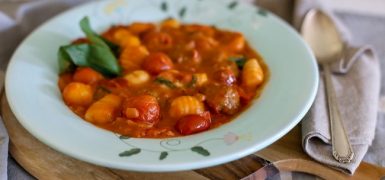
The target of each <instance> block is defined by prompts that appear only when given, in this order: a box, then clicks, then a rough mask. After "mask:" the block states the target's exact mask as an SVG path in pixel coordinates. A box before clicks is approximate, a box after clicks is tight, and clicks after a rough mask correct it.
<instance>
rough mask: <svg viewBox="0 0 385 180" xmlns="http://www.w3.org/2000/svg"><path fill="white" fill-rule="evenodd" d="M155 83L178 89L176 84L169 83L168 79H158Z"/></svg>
mask: <svg viewBox="0 0 385 180" xmlns="http://www.w3.org/2000/svg"><path fill="white" fill-rule="evenodd" d="M155 82H157V83H159V84H164V85H166V86H167V87H169V88H176V86H175V84H174V83H172V82H171V81H169V80H167V79H164V78H161V77H157V78H156V79H155Z"/></svg>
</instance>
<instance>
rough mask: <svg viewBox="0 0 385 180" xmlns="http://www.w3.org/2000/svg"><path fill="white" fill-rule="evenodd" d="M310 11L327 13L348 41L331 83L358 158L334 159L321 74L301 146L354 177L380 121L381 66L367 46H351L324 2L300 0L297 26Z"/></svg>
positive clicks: (347, 35) (312, 155) (296, 10)
mask: <svg viewBox="0 0 385 180" xmlns="http://www.w3.org/2000/svg"><path fill="white" fill-rule="evenodd" d="M311 8H319V9H322V10H323V11H325V12H327V13H328V14H329V15H330V16H331V17H332V19H333V20H334V21H335V22H336V23H337V26H338V27H339V30H340V33H341V34H342V35H343V39H344V40H345V42H346V46H347V48H346V51H345V56H344V57H343V58H342V59H341V60H339V61H336V62H334V63H333V65H332V71H333V73H334V74H333V75H332V81H333V85H334V88H335V92H336V97H337V103H338V104H337V105H338V107H339V110H340V113H341V118H342V121H343V124H344V127H345V130H346V132H347V135H348V137H349V140H350V143H351V144H352V147H353V151H354V153H355V158H354V159H353V161H351V162H350V163H346V164H344V163H339V162H338V161H336V160H335V159H334V158H333V155H332V146H331V135H330V123H329V117H328V109H327V108H328V107H327V102H326V95H325V87H324V82H323V78H322V77H323V76H322V71H321V74H320V77H321V78H320V84H319V88H318V93H317V96H316V99H315V102H314V104H313V106H312V108H311V109H310V111H309V113H308V114H307V115H306V117H305V118H304V119H303V121H302V145H303V149H304V151H305V152H306V153H307V154H308V155H309V156H311V157H312V158H313V159H315V160H317V161H319V162H321V163H324V164H327V165H329V166H331V167H334V168H336V169H338V170H340V171H342V172H345V173H348V174H353V173H354V171H355V170H356V169H357V167H358V166H359V164H360V162H361V161H362V159H363V157H364V155H365V154H366V152H367V150H368V147H369V145H370V144H371V142H372V140H373V138H374V133H375V126H376V121H377V108H378V99H379V93H380V69H379V68H380V65H379V61H378V59H377V57H376V56H375V55H374V52H373V50H372V49H371V48H370V47H368V46H361V47H359V46H357V45H354V44H352V43H351V42H352V37H351V36H350V33H349V31H348V30H347V29H346V28H345V27H344V25H343V24H341V23H340V22H339V21H338V19H337V18H336V17H335V16H334V15H333V13H332V12H328V7H327V6H326V5H324V4H322V1H314V0H298V1H296V4H295V8H294V19H293V23H294V26H296V27H300V24H301V22H302V19H303V17H304V15H305V13H306V12H307V11H308V10H310V9H311Z"/></svg>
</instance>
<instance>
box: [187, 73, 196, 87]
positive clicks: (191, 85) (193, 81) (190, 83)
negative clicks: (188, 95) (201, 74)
mask: <svg viewBox="0 0 385 180" xmlns="http://www.w3.org/2000/svg"><path fill="white" fill-rule="evenodd" d="M197 81H198V79H197V77H196V76H195V75H192V78H191V81H190V82H189V83H188V84H187V87H188V88H193V87H195V85H196V83H197Z"/></svg>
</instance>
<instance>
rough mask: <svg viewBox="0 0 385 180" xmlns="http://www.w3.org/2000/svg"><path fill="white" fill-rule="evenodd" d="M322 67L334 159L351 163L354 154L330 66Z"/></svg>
mask: <svg viewBox="0 0 385 180" xmlns="http://www.w3.org/2000/svg"><path fill="white" fill-rule="evenodd" d="M322 67H323V69H324V77H325V87H326V96H327V102H328V103H327V104H328V110H329V119H330V131H331V137H332V151H333V157H334V158H335V159H336V160H337V161H339V162H340V163H349V162H350V161H351V160H352V159H353V158H354V152H353V149H352V146H351V145H350V143H349V139H348V136H347V135H346V131H345V128H344V125H343V123H342V121H341V115H340V112H339V110H338V105H337V102H336V94H335V92H334V86H333V83H332V79H331V71H330V65H329V64H327V63H324V64H323V65H322Z"/></svg>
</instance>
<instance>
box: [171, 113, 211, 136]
mask: <svg viewBox="0 0 385 180" xmlns="http://www.w3.org/2000/svg"><path fill="white" fill-rule="evenodd" d="M210 125H211V117H210V112H208V111H207V112H205V113H203V114H202V115H196V114H194V115H187V116H184V117H182V118H181V119H179V121H178V123H177V124H176V129H177V130H178V131H179V133H181V134H182V135H189V134H194V133H198V132H202V131H205V130H207V129H209V128H210Z"/></svg>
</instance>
